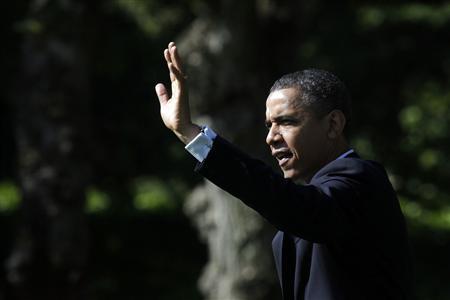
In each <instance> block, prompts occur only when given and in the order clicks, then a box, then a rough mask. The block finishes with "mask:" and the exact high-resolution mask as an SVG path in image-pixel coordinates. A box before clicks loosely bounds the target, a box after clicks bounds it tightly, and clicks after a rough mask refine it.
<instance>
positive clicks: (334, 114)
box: [328, 109, 346, 139]
mask: <svg viewBox="0 0 450 300" xmlns="http://www.w3.org/2000/svg"><path fill="white" fill-rule="evenodd" d="M345 124H346V119H345V116H344V113H343V112H342V111H341V110H338V109H334V110H332V111H331V112H329V113H328V125H329V127H328V138H330V139H336V138H338V137H340V136H341V135H342V134H343V132H344V128H345Z"/></svg>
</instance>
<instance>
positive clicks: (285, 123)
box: [280, 119, 297, 126]
mask: <svg viewBox="0 0 450 300" xmlns="http://www.w3.org/2000/svg"><path fill="white" fill-rule="evenodd" d="M280 124H281V125H284V126H292V125H295V124H297V122H296V121H295V120H291V119H286V120H282V121H281V122H280Z"/></svg>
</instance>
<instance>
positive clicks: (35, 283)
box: [6, 0, 89, 300]
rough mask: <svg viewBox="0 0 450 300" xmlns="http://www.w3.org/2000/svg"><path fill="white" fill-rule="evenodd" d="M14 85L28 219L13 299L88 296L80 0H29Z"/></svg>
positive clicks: (13, 266) (14, 267)
mask: <svg viewBox="0 0 450 300" xmlns="http://www.w3.org/2000/svg"><path fill="white" fill-rule="evenodd" d="M29 7H30V9H29V15H28V17H27V19H26V20H24V21H23V23H22V24H21V29H22V30H23V32H24V39H23V44H22V54H21V55H22V62H21V63H22V66H21V70H20V74H19V76H18V80H17V87H16V91H15V93H14V108H15V112H16V140H17V145H18V173H19V174H18V175H19V181H20V186H21V192H22V199H23V201H22V221H21V224H20V226H19V227H20V230H19V232H18V234H17V239H16V242H15V246H14V248H13V251H12V253H11V255H10V257H9V259H8V261H7V264H6V268H7V274H8V280H9V283H10V284H11V286H12V291H13V294H14V296H13V298H14V299H55V300H56V299H83V298H84V296H83V287H82V284H81V283H82V278H83V271H84V269H85V265H86V258H87V247H88V245H87V240H88V237H87V226H86V225H87V224H86V219H85V216H84V213H83V211H84V202H85V190H86V186H87V184H88V177H89V167H88V163H87V158H88V154H87V152H86V145H87V144H88V141H87V132H88V123H89V118H88V116H89V114H88V85H87V71H86V69H85V65H86V61H85V56H84V55H83V49H82V48H81V45H82V44H83V43H82V41H81V39H82V38H83V26H85V24H84V21H85V20H84V15H85V7H84V6H83V4H82V2H80V1H69V0H64V1H63V0H58V1H42V0H36V1H30V6H29Z"/></svg>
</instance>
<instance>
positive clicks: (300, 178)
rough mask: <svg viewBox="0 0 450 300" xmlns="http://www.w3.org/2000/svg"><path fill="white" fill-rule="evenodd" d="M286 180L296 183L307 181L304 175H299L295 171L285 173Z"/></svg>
mask: <svg viewBox="0 0 450 300" xmlns="http://www.w3.org/2000/svg"><path fill="white" fill-rule="evenodd" d="M283 175H284V178H286V179H290V180H292V181H293V182H295V183H306V179H305V178H304V176H302V174H300V173H298V172H297V171H295V170H288V171H283Z"/></svg>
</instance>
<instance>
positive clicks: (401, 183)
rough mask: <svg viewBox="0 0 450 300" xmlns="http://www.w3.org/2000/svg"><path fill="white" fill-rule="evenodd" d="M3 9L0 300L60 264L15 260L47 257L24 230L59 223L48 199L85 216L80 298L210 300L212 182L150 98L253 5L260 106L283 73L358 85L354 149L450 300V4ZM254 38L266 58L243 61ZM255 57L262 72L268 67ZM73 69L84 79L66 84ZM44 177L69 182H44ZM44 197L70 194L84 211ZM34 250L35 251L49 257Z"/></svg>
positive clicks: (131, 1) (424, 295)
mask: <svg viewBox="0 0 450 300" xmlns="http://www.w3.org/2000/svg"><path fill="white" fill-rule="evenodd" d="M249 3H250V5H249ZM0 7H1V10H0V14H1V16H2V17H1V18H0V20H1V23H2V24H1V29H0V30H1V37H2V46H1V50H0V62H1V66H2V71H1V72H0V76H1V78H0V79H1V82H2V89H1V91H0V138H1V139H0V233H1V236H2V247H0V261H1V262H2V264H1V265H2V269H1V270H0V299H37V298H33V297H32V296H30V295H28V294H27V293H25V292H23V291H17V289H18V288H17V286H20V284H21V282H25V281H28V282H31V283H29V284H31V286H35V285H42V284H43V283H42V282H41V281H39V280H42V278H40V279H39V278H34V277H33V276H31V275H30V276H31V277H27V276H28V275H26V274H28V273H27V272H30V274H33V271H29V270H33V269H34V268H38V269H46V268H47V267H46V264H48V263H49V262H48V261H46V260H45V259H44V260H41V261H39V262H33V263H24V264H14V262H17V261H19V262H20V261H22V262H23V261H31V259H28V260H27V258H26V259H23V257H28V258H29V257H34V256H33V255H29V256H27V253H29V252H27V251H31V250H26V249H27V247H28V246H26V245H27V243H26V242H23V238H21V237H23V236H27V234H26V233H25V234H24V233H23V232H27V230H28V232H32V234H29V235H28V236H34V234H36V233H35V232H34V231H33V230H35V229H36V228H38V227H39V228H40V226H41V227H42V228H46V226H47V225H48V224H53V223H51V222H52V221H50V223H48V222H46V221H42V220H43V219H45V218H44V217H42V215H41V214H42V211H41V210H40V209H39V208H34V207H35V205H34V204H33V203H41V202H40V201H43V202H42V203H43V204H42V206H43V207H44V208H45V209H44V210H43V211H45V212H47V213H48V211H49V210H50V211H51V208H52V207H53V206H55V207H57V208H58V209H60V210H61V211H64V210H65V209H67V211H71V209H72V207H76V208H77V209H78V211H81V212H82V214H83V217H85V219H84V220H85V221H80V222H81V223H80V224H84V225H82V226H85V227H83V228H85V229H83V230H84V231H82V233H80V244H79V245H80V247H81V250H79V252H78V250H77V249H74V250H71V251H73V253H84V254H83V255H84V257H86V259H85V263H79V262H76V260H75V262H70V263H69V265H70V266H73V265H76V266H77V268H78V269H79V270H82V271H80V272H81V273H77V274H78V275H74V276H75V277H77V276H78V277H77V278H78V279H77V280H75V281H77V286H76V289H77V291H78V292H79V291H80V290H81V291H82V293H81V294H82V295H83V296H78V297H86V298H87V299H201V298H202V297H201V295H200V293H199V292H198V290H197V286H196V285H197V283H196V282H197V279H198V276H199V275H200V273H201V270H202V267H203V266H204V264H205V263H206V261H207V259H208V257H207V250H206V246H205V245H204V244H203V243H201V242H200V241H199V238H198V234H197V233H196V231H195V230H194V229H193V227H192V226H191V222H190V221H189V220H188V219H187V217H185V216H184V214H183V211H182V205H183V201H184V199H185V197H186V196H187V195H188V193H189V191H190V190H191V189H192V188H193V187H194V186H195V185H196V184H197V183H199V182H200V181H201V178H200V177H199V176H198V175H195V174H194V173H193V172H192V169H193V165H194V160H193V158H191V157H190V156H189V155H188V154H187V153H186V152H185V151H184V149H183V147H182V145H181V144H180V143H179V142H178V141H177V140H176V138H175V137H174V136H172V134H170V133H169V132H168V131H167V130H166V129H165V128H164V127H163V125H162V122H161V121H160V117H159V105H158V103H157V99H156V97H155V95H154V88H153V87H154V85H155V84H156V83H157V82H160V81H162V82H166V83H167V82H168V74H167V70H166V66H165V63H164V61H163V57H162V51H163V49H164V48H165V47H166V45H167V44H168V42H170V41H172V40H177V38H178V37H180V36H182V34H183V33H184V32H186V30H187V29H188V28H190V26H192V24H194V22H196V20H199V19H207V20H214V22H217V23H219V24H220V22H222V21H223V22H225V23H226V22H228V23H229V22H233V16H234V15H240V16H245V14H246V10H249V7H251V10H250V11H251V13H252V15H251V17H249V18H248V19H246V18H245V17H244V18H242V19H240V20H239V22H240V23H239V24H240V25H242V24H244V26H243V27H242V30H243V31H245V32H246V33H245V34H244V35H243V36H244V42H242V43H239V44H236V45H232V46H231V47H236V48H237V49H242V53H243V54H242V56H241V57H239V58H238V59H236V64H246V63H247V60H246V59H245V58H246V55H247V56H248V57H252V59H249V61H248V63H249V64H250V65H249V66H248V69H249V70H250V74H251V76H255V77H256V76H258V71H259V70H261V69H265V68H266V67H267V68H266V69H267V73H266V74H268V75H267V77H266V78H264V79H262V82H266V83H267V85H266V86H259V87H256V88H259V89H261V90H260V91H259V93H260V94H265V93H266V92H267V91H268V89H269V87H270V83H271V82H273V81H274V80H275V79H277V78H278V77H280V76H281V75H282V74H284V73H287V72H291V71H294V70H296V69H301V68H307V67H318V68H324V69H328V70H331V71H333V72H335V73H336V74H338V75H339V77H340V78H342V79H343V80H344V81H345V82H346V83H347V85H348V87H349V89H350V91H351V93H352V98H353V102H354V120H353V121H352V122H353V123H352V129H351V141H352V144H353V145H354V146H355V148H356V149H357V151H358V152H359V153H360V154H361V155H362V156H364V157H366V158H370V159H375V160H378V161H381V162H382V163H383V164H384V165H385V167H386V169H387V170H388V173H389V175H390V177H391V180H392V182H393V184H394V187H395V189H396V190H397V192H398V195H399V200H400V201H401V205H402V208H403V212H404V214H405V216H406V218H407V222H408V225H409V230H410V235H411V244H412V247H413V252H414V260H415V270H416V271H415V277H416V281H415V289H416V294H417V296H418V299H450V285H449V284H448V278H450V256H449V253H450V201H449V200H450V184H449V182H450V159H449V153H450V151H449V150H450V139H449V133H450V108H449V107H450V2H445V1H427V2H411V1H397V0H396V1H342V2H339V3H333V2H331V3H330V2H326V1H323V0H320V1H319V0H316V1H312V0H308V1H298V2H295V3H294V2H290V1H282V0H252V1H248V2H247V4H245V5H244V4H242V3H241V2H240V1H231V0H228V1H226V0H223V1H216V2H214V1H205V0H191V1H189V0H182V1H174V0H165V1H162V0H97V1H68V0H66V1H63V0H55V1H38V0H35V1H32V0H30V1H25V0H16V1H3V2H2V3H1V4H0ZM230 20H231V21H230ZM246 22H248V26H245V24H246ZM246 35H248V39H245V37H246ZM255 36H257V37H258V40H259V41H264V42H263V43H262V44H263V45H265V47H261V48H259V49H258V53H254V52H251V51H246V50H245V49H252V48H253V47H254V44H252V43H254V40H255ZM247 40H248V41H247ZM246 41H247V42H246ZM247 43H248V44H247ZM285 49H289V51H286V52H285ZM181 50H182V52H183V50H184V51H189V49H181ZM235 52H236V51H235ZM54 53H57V55H56V56H55V57H56V58H54V56H53V54H54ZM287 53H289V55H287ZM58 55H59V56H58ZM255 56H257V57H260V58H264V59H261V60H260V61H259V63H257V64H256V63H255V61H256V60H255V59H254V57H255ZM71 68H74V69H76V70H77V71H76V72H75V73H74V75H70V76H68V78H69V80H67V81H66V80H65V79H64V78H65V77H64V76H65V74H67V73H69V74H72V73H70V72H72V71H71ZM252 68H253V69H254V70H255V72H254V73H253V74H252V72H251V70H252ZM215 72H217V73H220V72H221V70H220V69H219V68H218V69H216V70H215ZM213 73H214V72H213ZM214 75H215V74H211V76H214ZM190 80H191V81H192V82H194V84H195V81H196V78H195V77H194V78H190ZM236 80H237V81H239V80H241V81H245V80H250V78H249V76H248V74H246V75H245V76H244V75H240V74H236ZM49 97H50V98H52V99H53V100H51V101H50V100H49V101H47V100H45V99H48V98H49ZM43 99H44V100H43ZM65 99H69V100H65ZM205 101H206V99H205ZM264 102H265V99H264V98H262V99H260V103H261V109H263V108H264ZM261 127H263V123H261ZM53 128H59V129H61V130H62V131H61V132H63V133H64V132H66V131H67V132H69V133H68V134H67V135H68V136H69V137H68V140H69V141H71V143H73V145H72V144H69V146H67V147H68V148H67V149H69V150H67V153H69V154H68V155H67V156H64V155H62V156H58V155H59V154H54V152H53V150H52V149H54V147H56V148H58V147H62V148H64V147H66V144H64V143H65V141H66V140H65V139H64V138H60V137H59V135H57V134H56V137H53V138H52V136H53V135H52V134H55V132H60V131H58V130H59V129H58V130H56V131H53ZM67 128H68V129H67ZM65 129H67V130H66V131H64V130H65ZM46 132H47V133H48V134H47V133H46ZM249 134H251V133H250V132H249ZM49 145H50V146H49ZM81 146H82V147H81ZM261 147H265V145H264V139H263V137H262V136H261ZM56 148H55V149H56ZM62 148H61V149H62ZM58 149H59V148H58ZM64 149H66V148H64ZM70 149H74V150H73V152H71V151H72V150H70ZM55 153H59V152H55ZM55 157H56V158H55ZM46 170H47V171H48V170H57V172H56V174H57V175H56V176H55V175H53V176H50V175H49V176H47V177H46V176H44V175H45V174H47V173H45V171H46ZM64 170H66V171H64ZM50 174H53V173H52V172H50ZM80 174H82V175H80ZM36 176H37V177H38V179H36V180H35V179H34V178H35V177H36ZM39 176H40V177H39ZM80 177H81V178H80ZM33 180H35V181H33ZM58 180H60V181H58ZM71 180H72V181H73V182H75V183H74V184H72V181H71ZM80 180H81V181H80ZM62 181H64V184H60V182H62ZM44 187H45V188H44ZM41 189H43V190H45V193H48V192H49V191H50V192H51V191H56V192H55V195H59V194H58V193H59V192H61V191H65V190H68V191H69V193H70V191H72V192H74V193H75V194H77V195H78V196H77V197H75V198H77V199H79V200H70V199H72V198H70V196H67V197H68V199H69V198H70V199H69V200H67V201H66V200H60V199H59V198H58V197H53V198H52V196H49V195H47V194H45V193H44V192H43V194H42V195H41V194H39V193H37V192H39V191H40V190H41ZM36 193H37V194H36ZM62 194H64V193H62ZM51 195H54V194H51ZM80 195H81V196H80ZM46 197H49V198H51V199H53V200H51V201H50V202H52V201H53V202H52V203H53V204H51V203H50V204H48V203H47V202H45V201H46V200H45V199H46ZM26 199H28V200H26ZM39 199H41V200H39ZM42 199H44V200H42ZM64 201H66V202H64ZM27 203H31V204H27ZM61 203H62V204H61ZM67 203H70V205H69V204H67ZM52 205H53V206H52ZM71 205H73V206H71ZM80 205H81V206H82V208H81V209H80ZM45 214H46V213H44V215H45ZM50 215H51V213H50ZM74 218H75V219H76V218H77V217H74ZM30 220H31V221H30ZM77 220H78V219H77ZM382 221H383V220H380V222H382ZM76 222H78V221H76ZM83 222H84V223H83ZM36 224H38V225H36ZM58 224H59V223H58ZM51 226H53V225H51ZM57 228H59V229H60V228H64V226H59V227H58V226H57ZM36 230H38V229H36ZM61 230H64V229H61ZM33 232H34V233H33ZM62 234H63V235H64V231H62ZM37 235H39V233H37ZM56 236H58V235H56ZM373 238H374V240H376V237H373ZM34 243H35V244H36V245H38V246H30V247H31V248H33V247H35V248H33V249H34V250H36V249H38V250H36V251H37V253H41V252H45V251H46V250H45V249H46V248H45V246H42V245H41V246H39V245H40V244H39V243H40V242H34ZM49 243H52V241H48V240H46V241H45V242H43V245H45V244H49ZM55 243H57V244H58V241H56V242H55ZM83 243H85V244H86V245H87V246H86V245H85V246H82V245H84V244H83ZM17 245H18V246H17ZM24 245H25V246H24ZM180 245H183V246H182V247H180ZM50 248H51V247H50ZM56 248H58V247H56ZM24 249H25V250H24ZM39 249H41V250H39ZM58 249H59V248H58ZM34 250H33V251H34ZM39 251H41V252H39ZM15 252H16V254H18V255H15ZM63 252H64V251H63ZM24 253H25V254H24ZM64 253H65V252H64ZM71 253H72V252H71ZM69 256H70V255H69ZM69 256H68V257H69ZM72 256H73V255H72ZM72 256H71V257H72ZM18 257H19V258H18ZM36 257H40V256H39V255H37V256H36ZM42 257H45V255H44V256H42ZM62 257H65V256H64V255H62ZM18 265H20V266H18ZM63 265H64V264H63ZM23 266H25V267H23ZM63 269H64V268H63ZM27 270H28V271H27ZM274 272H275V271H274ZM24 274H25V275H24ZM79 274H81V275H79ZM21 276H22V277H21ZM24 276H25V277H24ZM52 276H55V275H52ZM57 277H58V276H55V278H54V280H53V281H51V282H52V283H55V282H58V280H57ZM24 278H25V279H24ZM80 278H81V279H80ZM34 280H36V282H39V283H36V284H33V281H34ZM173 282H176V283H177V284H176V285H175V286H173V285H172V283H173ZM47 284H49V283H47ZM19 289H20V288H19ZM31 290H33V289H31ZM36 291H39V288H37V289H36ZM81 294H80V295H81ZM27 297H28V298H27ZM47 299H51V296H48V298H47ZM74 299H78V298H74ZM226 300H228V299H226Z"/></svg>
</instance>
